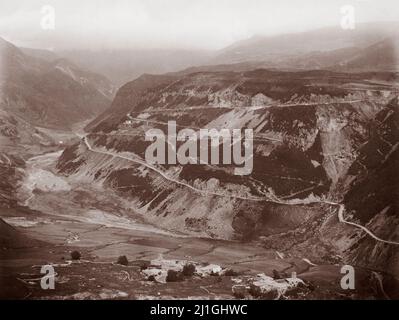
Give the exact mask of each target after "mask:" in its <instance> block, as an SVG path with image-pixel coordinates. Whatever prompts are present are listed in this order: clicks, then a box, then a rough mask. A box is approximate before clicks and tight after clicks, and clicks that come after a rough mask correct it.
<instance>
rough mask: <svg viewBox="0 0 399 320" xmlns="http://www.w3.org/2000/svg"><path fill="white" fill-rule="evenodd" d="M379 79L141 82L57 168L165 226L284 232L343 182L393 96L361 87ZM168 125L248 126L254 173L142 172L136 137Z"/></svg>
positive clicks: (251, 75)
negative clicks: (125, 200)
mask: <svg viewBox="0 0 399 320" xmlns="http://www.w3.org/2000/svg"><path fill="white" fill-rule="evenodd" d="M387 77H388V78H389V79H396V75H395V74H390V75H387V74H376V73H370V74H344V73H333V72H325V71H311V72H298V73H288V72H277V71H267V70H255V71H250V72H242V73H241V72H237V73H235V72H214V73H212V72H200V73H193V74H188V75H176V74H175V75H167V76H162V77H158V76H144V77H142V78H139V79H138V80H136V81H133V82H131V83H129V84H127V85H125V86H124V87H122V88H121V89H120V91H119V92H118V94H117V95H116V98H115V100H114V103H113V105H112V108H111V109H110V110H109V111H108V112H107V113H106V114H103V115H102V116H101V117H100V118H99V119H97V120H96V121H95V122H94V125H91V128H92V131H91V133H90V134H89V135H88V137H87V140H86V141H83V142H82V143H81V144H80V145H75V146H73V147H71V148H68V149H67V150H66V151H65V152H64V154H63V155H62V157H61V159H60V161H59V163H58V169H59V170H60V172H62V173H64V174H66V175H69V176H71V178H73V179H81V180H82V182H88V183H92V182H95V183H98V184H100V185H103V186H105V187H108V188H111V189H113V190H115V192H118V193H119V194H120V195H122V196H123V197H125V198H128V199H130V201H131V202H132V205H133V207H134V209H137V210H140V211H141V212H142V213H143V214H144V215H145V217H146V218H147V219H148V220H149V221H151V222H154V223H157V224H159V225H162V226H164V227H167V228H171V229H177V230H180V231H188V232H193V233H196V234H205V235H210V236H215V237H222V238H234V237H238V238H240V237H241V238H248V237H257V236H262V235H263V236H267V235H271V234H276V233H280V232H284V231H288V230H291V229H293V228H294V229H295V228H297V227H299V226H300V225H303V224H304V223H305V224H306V223H307V222H309V221H311V220H313V219H317V218H320V216H322V215H323V214H324V213H323V210H321V209H320V206H322V205H321V204H320V205H319V204H317V202H322V201H321V200H322V199H324V198H326V197H329V196H330V194H331V192H333V191H334V190H335V189H336V185H337V183H338V181H339V180H340V179H341V178H342V177H345V175H346V174H347V171H348V169H349V168H350V166H351V165H352V163H353V162H354V161H355V159H356V158H357V156H358V152H359V147H360V146H361V145H362V144H364V143H366V142H367V139H368V138H369V128H370V125H371V124H372V123H373V121H374V117H375V115H376V114H377V113H378V112H380V111H381V110H383V109H384V108H385V106H386V105H387V104H388V103H389V101H391V99H392V96H393V95H394V94H396V89H395V87H393V86H391V88H390V90H385V91H384V92H382V91H380V88H379V85H378V84H377V85H375V84H370V81H369V80H370V79H386V78H387ZM395 81H397V80H395ZM391 83H392V80H391ZM368 88H369V89H370V90H368ZM373 88H374V89H373ZM373 90H375V91H373ZM168 120H175V121H176V122H177V125H178V129H179V130H180V129H182V128H193V129H195V130H198V128H215V129H221V128H228V129H234V128H241V129H243V128H252V129H253V130H254V140H253V144H254V158H253V171H252V172H251V174H250V175H248V176H237V175H234V169H235V166H234V165H183V166H181V165H163V166H162V165H155V166H148V164H145V162H144V161H143V159H144V152H145V150H146V147H147V146H148V145H149V144H150V142H148V141H145V140H144V133H145V131H146V130H148V129H150V128H160V129H162V130H164V131H166V124H167V121H168ZM86 142H87V143H86ZM90 148H91V149H90ZM311 203H313V204H311ZM307 204H309V205H307ZM322 207H323V206H322Z"/></svg>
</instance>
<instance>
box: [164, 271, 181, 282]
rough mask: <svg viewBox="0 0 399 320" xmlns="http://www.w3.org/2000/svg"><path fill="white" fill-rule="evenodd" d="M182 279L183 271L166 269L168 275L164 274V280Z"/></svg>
mask: <svg viewBox="0 0 399 320" xmlns="http://www.w3.org/2000/svg"><path fill="white" fill-rule="evenodd" d="M182 280H183V273H182V272H180V271H175V270H168V275H167V276H166V282H177V281H182Z"/></svg>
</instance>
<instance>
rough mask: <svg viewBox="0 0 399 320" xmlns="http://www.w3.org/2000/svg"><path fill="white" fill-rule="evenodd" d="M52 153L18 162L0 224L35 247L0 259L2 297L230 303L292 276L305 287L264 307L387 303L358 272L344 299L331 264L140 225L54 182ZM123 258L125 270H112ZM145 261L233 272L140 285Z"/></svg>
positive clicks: (95, 196)
mask: <svg viewBox="0 0 399 320" xmlns="http://www.w3.org/2000/svg"><path fill="white" fill-rule="evenodd" d="M59 154H60V153H59V152H53V153H48V154H45V155H41V156H36V157H33V158H31V159H30V160H29V161H28V162H27V169H26V173H27V174H26V178H25V180H24V183H23V185H22V187H21V188H20V190H19V192H18V198H19V202H20V205H21V207H20V209H18V208H17V209H15V210H5V211H3V212H2V213H1V216H0V217H1V218H2V219H3V220H4V221H6V222H7V223H9V224H10V225H12V226H14V227H16V228H17V229H18V230H20V231H22V232H23V233H24V234H25V235H27V236H29V237H30V238H32V239H36V240H39V242H37V243H36V242H35V243H34V244H32V245H30V244H26V246H24V247H23V248H12V249H2V250H1V251H0V254H1V259H0V270H1V275H0V281H1V283H2V287H1V290H0V297H1V298H17V299H42V298H54V299H65V298H66V299H68V298H73V299H109V298H116V299H152V298H155V299H161V298H162V299H165V298H200V299H214V298H225V299H232V298H234V297H237V294H236V295H233V287H234V286H237V285H238V286H239V285H240V284H244V285H245V284H246V283H248V281H249V282H250V281H251V279H253V278H254V277H256V275H257V274H262V273H263V274H265V275H268V276H272V275H274V277H276V275H278V277H280V278H282V279H281V280H279V281H283V282H284V280H283V279H284V278H290V277H292V276H294V277H295V275H293V272H295V273H296V276H297V277H298V278H299V279H301V280H304V281H305V283H306V286H305V287H304V288H302V289H298V290H290V291H287V292H284V294H283V295H282V296H271V297H270V296H269V298H276V297H279V298H291V299H305V298H306V299H312V298H335V299H337V298H353V297H362V298H369V297H376V296H381V297H382V298H384V295H386V293H385V291H384V288H383V285H382V284H378V281H377V280H376V279H372V277H371V278H370V275H371V273H370V272H369V271H367V270H358V271H357V281H356V282H358V283H359V284H360V287H357V289H356V290H354V291H350V292H348V291H344V290H342V289H341V287H340V280H341V277H342V276H343V275H342V274H341V273H340V266H338V265H328V264H325V265H314V264H313V263H312V262H310V261H309V260H308V259H306V257H295V255H292V256H285V255H282V254H280V253H279V252H277V251H275V250H272V249H265V248H263V247H261V246H260V244H258V243H255V242H250V243H240V242H236V241H225V240H216V239H206V238H195V237H191V236H187V235H183V234H180V233H174V232H170V231H166V230H162V229H159V228H157V227H155V226H152V225H149V224H146V223H145V222H144V221H142V218H141V216H140V215H139V214H135V213H134V211H133V210H131V209H130V207H129V203H127V202H126V201H124V200H123V199H121V198H119V197H117V196H115V195H112V194H110V192H107V191H105V190H102V189H101V188H100V187H99V186H93V185H83V184H76V183H74V182H71V181H67V180H66V179H65V178H63V177H62V176H57V175H56V172H55V171H54V170H53V167H54V163H55V161H56V159H57V157H58V156H59ZM73 250H77V251H79V252H80V253H81V255H82V257H81V259H80V260H79V261H73V262H72V261H70V252H71V251H73ZM123 255H125V256H126V257H127V258H128V259H129V261H130V264H129V266H122V265H117V264H115V262H116V261H117V259H118V257H119V256H123ZM154 261H158V271H159V272H163V273H165V272H166V271H167V268H166V269H165V265H166V266H167V265H168V264H171V263H172V265H173V263H174V264H179V263H184V262H186V261H188V262H193V263H195V264H196V265H197V269H201V268H206V266H210V267H211V268H216V269H217V270H219V269H218V268H219V266H220V267H221V268H222V269H224V270H230V271H231V270H234V272H230V273H228V272H227V273H226V272H219V271H218V272H216V273H213V274H212V276H206V275H204V274H202V275H201V274H197V275H194V276H190V277H188V278H185V279H184V280H182V281H179V282H167V283H165V281H164V279H163V281H148V273H146V271H145V269H143V264H145V265H148V264H149V265H156V262H154ZM159 261H161V263H160V264H161V265H162V266H163V267H159ZM173 261H174V262H173ZM45 264H52V265H53V266H54V268H55V271H56V272H57V278H56V287H55V290H42V289H41V287H40V279H41V277H42V275H41V274H40V268H41V266H42V265H45ZM162 268H163V269H162ZM155 270H157V269H155ZM359 275H360V276H359ZM375 290H376V291H375ZM244 296H245V295H244ZM244 296H239V297H244ZM248 297H250V298H253V297H254V296H253V295H251V296H248ZM255 297H259V295H258V296H256V295H255Z"/></svg>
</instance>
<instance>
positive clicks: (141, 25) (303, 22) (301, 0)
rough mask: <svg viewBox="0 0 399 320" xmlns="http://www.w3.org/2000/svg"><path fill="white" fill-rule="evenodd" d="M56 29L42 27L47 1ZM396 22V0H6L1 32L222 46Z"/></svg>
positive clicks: (112, 43) (31, 41)
mask: <svg viewBox="0 0 399 320" xmlns="http://www.w3.org/2000/svg"><path fill="white" fill-rule="evenodd" d="M46 5H50V6H52V7H53V8H54V9H55V29H54V30H43V28H42V27H41V22H42V19H43V16H44V14H43V13H42V8H43V6H46ZM344 5H352V6H353V7H354V8H355V17H356V22H368V21H392V20H399V1H398V0H323V1H322V0H1V2H0V36H2V37H4V38H6V39H7V40H10V41H12V42H14V43H15V44H17V45H23V46H29V47H38V48H54V49H59V50H60V49H72V48H83V49H87V48H92V49H98V48H149V47H150V48H154V47H155V48H163V47H168V48H172V47H179V48H193V47H194V48H204V49H218V48H222V47H224V46H226V45H229V44H231V43H232V42H234V41H237V40H240V39H245V38H249V37H251V36H252V35H255V34H266V35H270V34H277V33H285V32H292V31H302V30H308V29H313V28H318V27H323V26H332V25H336V26H339V23H340V19H341V12H340V9H341V7H342V6H344Z"/></svg>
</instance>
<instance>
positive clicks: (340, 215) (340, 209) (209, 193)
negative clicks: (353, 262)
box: [75, 133, 399, 245]
mask: <svg viewBox="0 0 399 320" xmlns="http://www.w3.org/2000/svg"><path fill="white" fill-rule="evenodd" d="M75 134H76V135H77V136H79V137H80V138H81V139H82V140H83V142H84V143H85V145H86V147H87V149H88V150H90V151H92V152H96V153H99V154H104V155H108V156H112V157H117V158H121V159H124V160H127V161H131V162H134V163H137V164H140V165H143V166H145V167H147V168H148V169H150V170H153V171H155V172H156V173H158V174H159V175H161V176H162V177H163V178H165V179H166V180H168V181H171V182H173V183H176V184H178V185H181V186H184V187H186V188H189V189H191V190H193V191H194V192H197V193H200V194H202V195H206V196H218V197H228V198H231V199H241V200H249V201H259V202H261V201H267V202H272V203H277V204H284V205H293V203H289V202H286V201H281V200H279V199H277V198H276V199H268V198H262V197H245V196H239V195H229V194H224V193H221V192H213V191H204V190H201V189H199V188H196V187H194V186H192V185H190V184H189V183H186V182H182V181H179V180H177V179H175V178H171V177H169V176H168V175H167V174H166V173H164V172H163V171H162V170H160V169H158V168H156V167H155V166H152V165H150V164H148V163H146V162H145V161H143V160H138V159H132V158H129V157H126V156H123V155H119V154H117V153H114V152H109V151H103V150H97V149H94V148H93V147H92V146H91V145H90V143H89V141H88V139H87V137H86V136H85V135H82V134H79V133H75ZM311 203H325V204H329V205H333V206H338V220H339V222H341V223H344V224H347V225H350V226H352V227H356V228H359V229H361V230H363V231H364V232H366V233H367V234H368V235H369V236H370V237H372V238H373V239H375V240H376V241H378V242H382V243H385V244H391V245H399V242H396V241H389V240H384V239H381V238H379V237H377V236H376V235H375V234H374V233H372V232H371V231H370V230H369V229H367V228H366V227H364V226H362V225H360V224H357V223H354V222H350V221H347V220H345V217H344V211H345V206H344V204H341V203H337V202H333V201H328V200H314V201H309V202H306V203H305V202H303V204H311ZM295 204H297V203H295Z"/></svg>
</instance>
